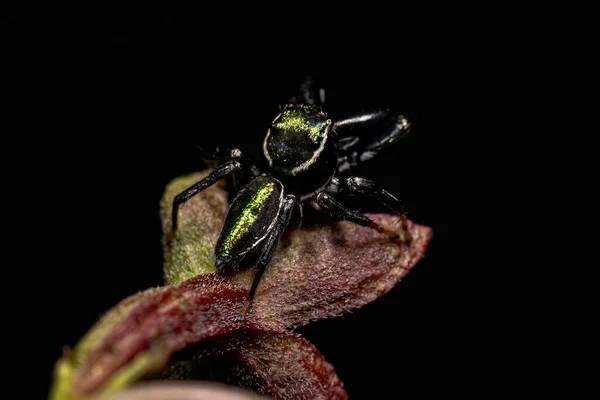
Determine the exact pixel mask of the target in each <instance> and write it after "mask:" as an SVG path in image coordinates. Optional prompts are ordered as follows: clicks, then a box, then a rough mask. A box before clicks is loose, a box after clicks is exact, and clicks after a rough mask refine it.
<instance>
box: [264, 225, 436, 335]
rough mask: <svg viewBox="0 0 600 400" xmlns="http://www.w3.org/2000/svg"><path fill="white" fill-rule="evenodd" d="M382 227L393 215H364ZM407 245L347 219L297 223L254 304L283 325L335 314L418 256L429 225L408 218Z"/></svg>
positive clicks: (384, 285) (373, 292)
mask: <svg viewBox="0 0 600 400" xmlns="http://www.w3.org/2000/svg"><path fill="white" fill-rule="evenodd" d="M370 217H371V218H372V219H374V220H375V221H376V222H377V223H378V224H380V225H382V226H383V227H386V228H388V229H396V230H397V229H398V226H397V224H396V223H397V217H394V216H391V215H386V214H375V215H370ZM409 227H410V232H411V235H412V237H413V241H412V243H411V244H410V246H409V245H407V244H404V243H402V242H393V241H390V240H389V239H388V238H387V237H385V236H383V235H381V234H380V233H378V232H376V231H375V230H372V229H369V228H364V227H361V226H358V225H355V224H352V223H350V222H340V223H332V224H330V225H322V226H318V227H314V228H303V229H301V230H296V231H294V232H293V233H292V235H291V237H290V238H289V240H288V242H287V243H284V242H283V241H282V243H280V249H278V251H277V253H276V255H275V256H274V258H273V260H272V262H271V264H270V265H269V267H268V269H267V271H266V272H265V275H264V277H263V280H262V282H261V284H260V286H259V289H258V292H257V295H256V301H255V303H254V304H255V305H254V309H255V312H256V314H258V315H260V316H261V317H262V318H264V319H270V320H273V321H277V322H278V323H280V324H283V325H285V326H287V327H291V326H296V325H299V324H304V323H306V322H308V321H310V320H318V319H324V318H329V317H332V316H337V315H340V314H342V313H344V312H347V311H349V310H352V309H354V308H358V307H361V306H364V305H365V304H367V303H369V302H372V301H373V300H375V299H376V298H378V297H379V296H381V295H383V294H384V293H386V292H387V291H389V290H390V289H391V288H392V287H393V286H394V285H395V284H396V283H398V282H399V281H400V279H402V278H403V277H404V276H405V275H406V274H407V273H408V271H409V270H410V269H411V268H412V267H414V266H415V264H416V263H417V262H418V261H419V260H420V259H421V258H422V257H423V256H424V254H425V250H426V248H427V245H428V244H429V241H430V239H431V229H430V228H428V227H425V226H421V225H417V224H414V223H412V222H410V221H409Z"/></svg>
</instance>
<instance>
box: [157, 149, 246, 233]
mask: <svg viewBox="0 0 600 400" xmlns="http://www.w3.org/2000/svg"><path fill="white" fill-rule="evenodd" d="M241 169H242V164H241V163H240V162H239V161H236V160H231V161H229V162H226V163H225V164H223V165H221V166H220V167H218V168H217V169H215V170H214V171H212V172H211V173H210V174H209V175H208V176H207V177H205V178H204V179H202V180H201V181H199V182H197V183H195V184H194V185H193V186H191V187H189V188H187V189H186V190H185V191H183V192H181V193H179V194H178V195H177V196H175V199H173V209H172V211H171V212H172V215H171V231H170V232H169V233H168V234H167V243H169V242H171V240H173V237H174V236H175V232H176V231H177V214H178V211H179V205H181V204H184V203H185V202H186V201H188V200H189V199H190V198H191V197H193V196H195V195H197V194H198V193H200V192H201V191H203V190H204V189H206V188H208V187H209V186H212V185H214V184H215V183H217V182H218V181H219V180H221V179H223V178H225V177H226V176H228V175H229V174H231V173H233V172H236V171H241Z"/></svg>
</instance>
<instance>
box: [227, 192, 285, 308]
mask: <svg viewBox="0 0 600 400" xmlns="http://www.w3.org/2000/svg"><path fill="white" fill-rule="evenodd" d="M296 203H297V198H296V196H294V195H291V194H288V195H287V196H285V199H284V200H283V206H282V209H281V211H280V212H279V216H278V218H277V223H276V224H275V226H274V227H273V230H272V231H271V233H270V234H269V238H268V239H267V243H266V245H265V247H264V248H263V251H262V254H261V255H260V258H259V260H258V262H257V264H256V275H254V281H253V282H252V287H251V288H250V293H249V294H248V300H247V301H246V306H245V307H244V309H243V311H242V313H241V315H240V316H238V318H239V319H244V317H245V316H246V315H247V314H248V312H249V311H250V309H251V308H252V301H253V300H254V296H255V295H256V289H257V288H258V284H259V283H260V280H261V278H262V275H263V273H264V272H265V269H266V267H267V265H268V264H269V261H271V257H272V256H273V253H274V252H275V249H276V248H277V244H278V243H279V238H280V237H281V234H282V233H283V231H284V230H285V229H286V228H287V226H288V224H289V222H290V218H291V216H292V211H293V209H294V204H296Z"/></svg>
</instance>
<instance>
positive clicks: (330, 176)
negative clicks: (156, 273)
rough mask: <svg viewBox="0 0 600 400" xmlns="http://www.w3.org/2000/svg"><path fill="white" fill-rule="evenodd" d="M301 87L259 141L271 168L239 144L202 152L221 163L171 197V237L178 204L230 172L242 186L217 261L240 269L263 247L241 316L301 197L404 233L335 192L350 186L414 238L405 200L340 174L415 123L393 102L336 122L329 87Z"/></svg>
mask: <svg viewBox="0 0 600 400" xmlns="http://www.w3.org/2000/svg"><path fill="white" fill-rule="evenodd" d="M300 93H301V94H300V98H299V99H297V98H292V99H291V100H290V101H289V102H288V104H286V105H285V106H284V107H280V113H279V115H277V116H276V117H275V118H274V119H273V121H272V123H271V125H270V127H269V128H268V130H267V134H266V136H265V138H264V141H263V146H262V150H263V155H264V157H265V160H263V161H266V162H265V166H266V168H263V169H262V170H261V169H259V167H257V166H256V165H254V164H252V163H251V162H250V160H249V159H248V158H247V157H246V156H245V155H244V154H243V153H242V151H241V150H240V149H238V148H234V149H230V150H225V151H219V150H217V151H216V152H213V153H205V156H206V158H211V159H220V160H222V162H223V163H222V164H221V165H220V166H218V167H217V168H216V169H214V170H213V171H212V172H211V173H210V174H209V175H208V176H206V177H205V178H204V179H202V180H200V181H199V182H197V183H195V184H194V185H192V186H190V187H189V188H188V189H186V190H185V191H183V192H182V193H180V194H179V195H177V196H176V197H175V199H174V200H173V209H172V213H173V214H172V219H171V221H172V227H171V231H170V232H169V234H168V235H167V242H168V243H169V242H171V240H172V239H173V237H174V235H175V233H176V231H177V214H178V209H179V206H180V205H182V204H184V203H185V202H186V201H187V200H189V199H190V198H191V197H192V196H194V195H196V194H198V193H199V192H201V191H202V190H204V189H206V188H208V187H209V186H211V185H213V184H215V183H216V182H218V181H219V180H221V179H224V178H226V177H228V176H231V175H233V182H234V187H236V186H237V187H241V189H240V190H239V192H237V194H236V196H235V198H234V199H233V201H232V202H231V205H230V207H229V211H228V213H227V216H226V218H225V223H224V225H223V228H222V230H221V233H220V236H219V238H218V240H217V243H216V245H215V249H214V255H215V266H216V268H217V270H218V271H222V272H225V271H232V270H237V268H238V266H239V264H240V262H241V261H242V260H243V259H244V258H245V257H247V256H250V255H251V254H256V253H257V254H258V259H257V260H258V261H256V263H255V265H256V275H255V277H254V280H253V282H252V286H251V288H250V291H249V294H248V299H247V302H246V305H245V307H244V309H243V311H242V313H241V314H240V316H239V317H240V318H243V317H244V316H245V315H247V313H248V312H249V311H250V309H251V306H252V301H253V298H254V295H255V294H256V289H257V287H258V284H259V282H260V280H261V277H262V275H263V273H264V271H265V269H266V267H267V265H268V264H269V260H270V259H271V257H272V256H273V253H274V252H275V249H276V248H277V245H278V243H279V238H280V236H281V234H282V232H283V231H284V230H285V229H286V228H287V227H288V224H289V222H290V219H291V215H292V211H293V209H294V208H297V209H298V211H299V214H300V220H301V219H302V209H303V202H310V204H311V205H313V206H314V207H315V208H316V209H318V210H320V211H326V212H328V213H329V215H330V216H331V217H333V218H334V219H337V220H347V221H350V222H353V223H355V224H358V225H362V226H366V227H370V228H373V229H375V230H377V231H378V232H380V233H382V234H384V235H387V236H388V237H389V238H390V239H392V240H399V239H400V235H399V234H398V233H396V232H393V231H390V230H387V229H384V228H383V227H381V226H379V225H378V224H377V223H375V222H374V221H373V220H371V219H370V218H368V217H367V216H365V215H363V214H361V213H359V212H357V211H353V210H350V209H348V208H347V207H345V206H344V205H343V204H342V203H340V202H339V201H337V200H336V199H335V198H334V197H332V196H331V194H336V193H339V192H342V191H348V192H350V193H352V194H361V195H367V196H372V197H374V198H375V199H377V200H379V201H380V202H381V203H383V204H384V205H385V206H387V207H388V208H389V209H391V210H392V211H394V212H395V213H397V214H399V215H400V220H401V222H402V231H403V239H404V241H405V242H410V240H411V236H410V233H409V231H408V225H407V221H406V213H405V210H404V203H403V202H402V201H400V200H399V199H398V198H397V197H396V196H394V195H393V194H391V193H390V192H388V191H387V190H385V189H383V188H381V187H380V186H379V185H378V184H377V183H375V182H374V181H371V180H367V179H363V178H360V177H357V176H350V177H347V178H343V177H342V173H344V172H346V171H348V170H351V169H352V168H353V167H355V166H357V165H358V163H359V162H362V161H366V160H368V159H371V158H373V157H374V156H375V155H376V154H377V153H378V152H379V151H380V150H382V149H383V148H385V147H387V146H389V145H391V144H393V143H394V142H395V141H396V139H398V138H400V137H402V136H404V135H406V134H407V133H408V132H409V130H410V124H409V122H408V120H407V119H406V118H405V117H404V116H402V115H399V114H397V113H393V112H392V111H391V110H389V109H380V110H376V111H371V112H366V113H361V114H358V115H355V116H353V117H351V118H347V119H342V120H337V121H335V122H334V121H332V120H331V119H330V118H328V116H327V114H326V113H325V112H324V111H323V105H324V102H325V99H324V97H325V92H324V90H323V89H319V90H316V86H315V85H314V83H313V81H312V79H310V78H308V79H307V80H306V81H305V82H304V83H303V84H302V86H301V90H300ZM377 124H379V125H385V126H387V129H384V130H382V131H380V132H379V133H375V134H373V133H372V132H371V133H370V134H368V135H367V134H366V133H363V132H365V130H364V129H362V128H365V127H367V126H375V127H377ZM267 165H268V166H267ZM315 204H316V205H315Z"/></svg>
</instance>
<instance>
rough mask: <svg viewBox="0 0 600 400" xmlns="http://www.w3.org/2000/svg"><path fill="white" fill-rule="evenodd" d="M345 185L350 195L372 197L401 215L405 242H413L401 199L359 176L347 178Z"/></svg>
mask: <svg viewBox="0 0 600 400" xmlns="http://www.w3.org/2000/svg"><path fill="white" fill-rule="evenodd" d="M338 182H339V181H338ZM344 183H345V187H346V188H348V190H349V191H350V193H356V194H362V195H366V196H371V197H373V198H375V199H377V200H379V201H380V202H381V203H383V204H384V205H385V206H386V207H387V208H389V209H390V210H392V211H393V212H395V213H397V214H399V215H400V219H401V221H402V231H403V233H404V240H405V241H407V242H410V241H411V240H412V237H411V235H410V232H409V230H408V222H407V220H406V211H405V210H404V208H405V204H404V203H403V202H402V201H401V200H400V199H398V198H397V197H396V196H394V195H393V194H391V193H390V192H388V191H387V190H385V189H383V188H382V187H380V186H379V185H378V184H377V183H375V182H374V181H370V180H367V179H363V178H359V177H357V176H352V177H350V178H347V179H346V180H345V182H344Z"/></svg>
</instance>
